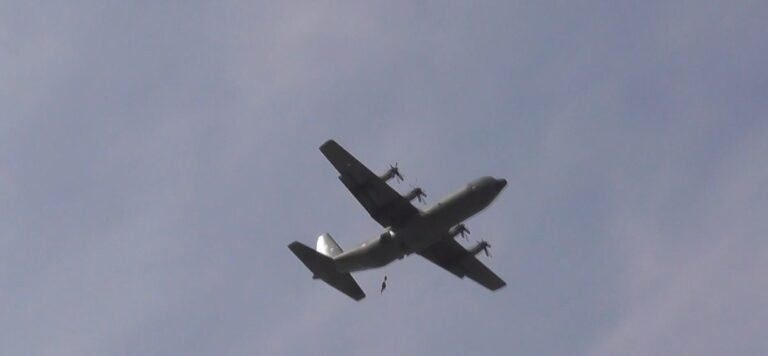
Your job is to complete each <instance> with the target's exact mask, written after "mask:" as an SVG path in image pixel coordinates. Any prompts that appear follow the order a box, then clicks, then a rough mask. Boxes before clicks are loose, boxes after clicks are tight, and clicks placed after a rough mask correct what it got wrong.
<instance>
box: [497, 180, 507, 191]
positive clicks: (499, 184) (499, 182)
mask: <svg viewBox="0 0 768 356" xmlns="http://www.w3.org/2000/svg"><path fill="white" fill-rule="evenodd" d="M506 186H507V180H506V179H503V178H502V179H497V180H496V189H498V190H499V191H501V190H502V189H504V187H506Z"/></svg>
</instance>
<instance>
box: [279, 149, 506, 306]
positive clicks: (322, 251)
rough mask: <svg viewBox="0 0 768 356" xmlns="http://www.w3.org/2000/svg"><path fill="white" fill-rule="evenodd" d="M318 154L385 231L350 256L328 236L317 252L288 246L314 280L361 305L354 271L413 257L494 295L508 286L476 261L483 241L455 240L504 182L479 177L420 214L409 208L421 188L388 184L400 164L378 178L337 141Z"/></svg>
mask: <svg viewBox="0 0 768 356" xmlns="http://www.w3.org/2000/svg"><path fill="white" fill-rule="evenodd" d="M320 152H322V153H323V155H325V157H326V158H327V159H328V160H329V161H330V162H331V164H332V165H333V166H334V167H335V168H336V170H337V171H338V172H339V174H340V175H339V179H340V180H341V182H342V183H343V184H344V186H346V187H347V189H348V190H349V191H350V192H351V193H352V195H353V196H354V197H355V198H356V199H357V200H358V201H359V202H360V204H362V205H363V207H364V208H365V210H367V211H368V213H369V214H370V216H371V217H372V218H373V219H374V220H376V221H377V222H378V223H379V224H380V225H381V226H382V227H384V232H382V233H381V234H379V235H378V236H377V237H376V238H374V239H372V240H369V241H366V242H363V243H362V244H360V245H359V246H357V247H355V248H353V249H351V250H348V251H343V250H342V249H341V247H339V245H338V244H337V243H336V241H335V240H334V239H333V237H332V236H331V235H330V234H329V233H324V234H322V235H320V237H318V238H317V244H316V248H315V249H312V248H310V247H309V246H306V245H304V244H302V243H301V242H298V241H294V242H292V243H290V244H289V245H288V248H289V249H290V250H291V252H293V253H294V254H295V255H296V257H298V258H299V260H301V262H303V263H304V265H306V267H307V268H308V269H309V270H310V271H311V272H312V278H313V279H320V280H322V281H324V282H325V283H327V284H329V285H330V286H332V287H334V288H336V289H337V290H339V291H340V292H342V293H344V294H346V295H347V296H349V297H350V298H352V299H354V300H356V301H360V300H361V299H363V298H365V293H364V292H363V290H362V289H361V288H360V285H358V284H357V282H356V281H355V280H354V278H352V275H351V273H352V272H357V271H362V270H367V269H373V268H379V267H383V266H386V265H388V264H389V263H391V262H393V261H395V260H398V259H402V258H404V257H405V256H407V255H411V254H414V253H415V254H418V255H421V256H422V257H424V258H426V259H428V260H430V261H432V262H433V263H435V264H436V265H438V266H440V267H442V268H444V269H446V270H447V271H449V272H451V273H453V274H454V275H456V276H458V277H460V278H464V277H469V278H470V279H472V280H474V281H475V282H477V283H479V284H480V285H482V286H484V287H486V288H488V289H490V290H492V291H496V290H498V289H499V288H502V287H504V286H505V285H506V283H505V282H504V281H503V280H502V279H501V278H499V276H497V275H496V274H495V273H493V271H491V270H490V269H489V268H488V267H486V266H485V265H484V264H483V263H482V262H480V261H479V260H478V259H477V257H476V256H477V254H479V253H480V252H481V251H482V252H485V254H486V255H489V253H488V248H489V247H491V245H490V244H489V243H488V242H486V241H480V242H478V243H477V245H475V246H474V247H472V248H470V249H466V248H464V247H463V246H462V245H461V244H460V243H459V242H458V241H456V239H455V237H456V236H459V235H460V236H462V237H465V236H466V234H469V230H468V229H467V228H466V226H464V224H463V223H462V222H463V221H464V220H466V219H468V218H470V217H472V216H473V215H475V214H477V213H479V212H480V211H482V210H483V209H485V208H486V207H487V206H488V205H490V204H491V202H493V201H494V200H495V199H496V197H497V196H498V195H499V193H501V191H502V190H503V189H504V187H505V186H506V185H507V181H506V180H505V179H497V178H493V177H488V176H486V177H481V178H478V179H476V180H474V181H472V182H470V183H469V184H467V185H466V186H464V187H463V189H461V190H460V191H458V192H456V193H455V194H452V195H450V196H448V197H446V198H445V199H443V200H441V201H440V202H439V203H437V204H435V205H433V206H432V207H430V208H428V209H425V210H424V211H421V210H419V209H418V208H416V207H415V206H413V204H411V201H413V200H414V199H415V200H417V201H419V202H423V198H424V197H426V194H425V193H424V191H423V190H422V189H421V188H414V189H412V190H411V191H410V192H409V193H408V194H406V195H404V196H403V195H400V193H398V192H397V191H395V190H394V189H393V188H392V187H391V186H390V185H389V184H388V183H387V182H388V181H389V180H391V179H393V178H396V179H397V180H402V179H403V176H402V175H401V174H400V171H399V169H398V167H397V165H394V166H392V165H390V168H389V170H387V172H386V173H384V174H383V175H380V176H379V175H376V174H374V173H373V172H371V170H370V169H368V168H367V167H366V166H365V165H363V164H362V163H360V161H358V160H357V159H356V158H355V157H354V156H352V155H351V154H350V153H349V152H347V151H346V150H345V149H344V148H343V147H341V146H340V145H339V144H338V143H336V141H334V140H328V141H326V142H325V143H323V144H322V145H321V146H320ZM489 256H490V255H489Z"/></svg>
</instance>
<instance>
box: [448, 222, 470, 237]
mask: <svg viewBox="0 0 768 356" xmlns="http://www.w3.org/2000/svg"><path fill="white" fill-rule="evenodd" d="M448 235H449V236H450V237H456V236H457V235H461V237H466V235H469V229H467V227H466V226H464V224H458V225H456V226H454V227H452V228H451V229H450V230H448Z"/></svg>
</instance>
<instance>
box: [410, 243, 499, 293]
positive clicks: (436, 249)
mask: <svg viewBox="0 0 768 356" xmlns="http://www.w3.org/2000/svg"><path fill="white" fill-rule="evenodd" d="M419 254H420V255H422V256H423V257H424V258H426V259H428V260H430V261H432V262H433V263H435V264H436V265H438V266H440V267H443V268H445V269H446V270H447V271H448V272H451V273H453V274H455V275H456V276H457V277H459V278H464V277H469V278H470V279H471V280H473V281H475V282H477V283H479V284H481V285H482V286H483V287H485V288H488V289H490V290H492V291H495V290H497V289H499V288H501V287H504V286H506V285H507V283H506V282H504V281H503V280H502V279H501V278H499V276H497V275H496V274H495V273H493V271H491V270H490V268H488V267H486V266H485V265H484V264H483V263H482V262H480V260H478V259H477V257H476V256H474V255H472V254H470V253H469V252H468V251H467V250H466V249H465V248H464V246H461V244H460V243H458V242H457V241H456V240H454V239H452V238H446V239H444V240H442V241H441V242H438V243H436V244H434V245H432V246H430V247H427V248H426V249H424V250H422V251H421V252H419Z"/></svg>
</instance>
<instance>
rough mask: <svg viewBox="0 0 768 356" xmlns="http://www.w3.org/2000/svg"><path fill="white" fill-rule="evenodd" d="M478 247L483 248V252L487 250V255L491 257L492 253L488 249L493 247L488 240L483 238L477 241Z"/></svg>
mask: <svg viewBox="0 0 768 356" xmlns="http://www.w3.org/2000/svg"><path fill="white" fill-rule="evenodd" d="M477 247H479V248H481V249H483V252H485V255H486V256H488V257H491V253H490V252H488V249H489V248H491V244H489V243H488V241H485V240H481V241H480V242H478V243H477Z"/></svg>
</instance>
